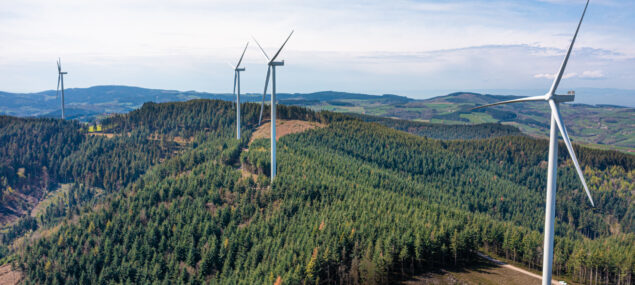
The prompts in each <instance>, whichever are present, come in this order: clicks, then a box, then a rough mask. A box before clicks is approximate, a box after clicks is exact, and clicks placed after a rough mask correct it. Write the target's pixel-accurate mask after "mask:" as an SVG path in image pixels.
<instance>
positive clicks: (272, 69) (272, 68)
mask: <svg viewBox="0 0 635 285" xmlns="http://www.w3.org/2000/svg"><path fill="white" fill-rule="evenodd" d="M291 35H293V31H291V33H290V34H289V36H288V37H287V39H286V40H285V41H284V43H282V46H280V49H278V52H276V54H275V55H274V56H273V57H272V58H269V56H268V55H267V53H266V52H265V50H264V49H263V48H262V46H260V43H258V41H257V40H256V38H254V41H255V42H256V44H257V45H258V47H259V48H260V51H262V54H263V55H264V56H265V58H266V59H267V65H268V68H267V77H266V79H265V90H264V92H262V103H261V104H260V118H259V119H258V125H260V123H261V122H262V110H263V109H264V107H265V95H266V94H267V85H268V84H269V77H270V76H271V77H272V78H271V180H272V181H273V179H274V178H275V177H276V66H283V65H284V60H283V61H276V58H278V55H279V54H280V51H282V48H284V45H285V44H287V42H288V41H289V38H291Z"/></svg>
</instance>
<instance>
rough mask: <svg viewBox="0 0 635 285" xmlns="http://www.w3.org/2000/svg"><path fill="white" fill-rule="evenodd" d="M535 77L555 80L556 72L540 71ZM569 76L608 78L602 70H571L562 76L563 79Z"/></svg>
mask: <svg viewBox="0 0 635 285" xmlns="http://www.w3.org/2000/svg"><path fill="white" fill-rule="evenodd" d="M534 78H539V79H551V80H553V79H554V78H556V74H555V73H538V74H534ZM568 78H583V79H602V78H606V76H604V73H603V72H602V70H585V71H583V72H582V73H579V74H578V73H575V72H571V73H565V74H564V75H563V76H562V79H568Z"/></svg>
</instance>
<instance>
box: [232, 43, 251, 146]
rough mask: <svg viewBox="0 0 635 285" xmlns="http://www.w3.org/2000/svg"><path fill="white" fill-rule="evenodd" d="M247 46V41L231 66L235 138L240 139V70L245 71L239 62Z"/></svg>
mask: <svg viewBox="0 0 635 285" xmlns="http://www.w3.org/2000/svg"><path fill="white" fill-rule="evenodd" d="M248 46H249V42H247V44H246V45H245V49H244V50H243V54H242V55H240V59H239V60H238V63H237V64H236V66H232V68H234V94H235V95H236V138H237V139H240V72H241V71H245V68H244V67H243V68H241V67H240V63H241V62H242V61H243V57H244V56H245V52H246V51H247V47H248Z"/></svg>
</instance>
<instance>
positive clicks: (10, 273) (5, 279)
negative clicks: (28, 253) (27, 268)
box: [0, 264, 24, 285]
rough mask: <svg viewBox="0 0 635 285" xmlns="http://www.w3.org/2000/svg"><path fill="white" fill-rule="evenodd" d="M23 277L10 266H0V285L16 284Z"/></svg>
mask: <svg viewBox="0 0 635 285" xmlns="http://www.w3.org/2000/svg"><path fill="white" fill-rule="evenodd" d="M23 277H24V276H23V275H22V272H20V271H17V270H13V267H11V264H5V265H2V266H0V285H9V284H11V285H13V284H18V283H20V281H22V278H23Z"/></svg>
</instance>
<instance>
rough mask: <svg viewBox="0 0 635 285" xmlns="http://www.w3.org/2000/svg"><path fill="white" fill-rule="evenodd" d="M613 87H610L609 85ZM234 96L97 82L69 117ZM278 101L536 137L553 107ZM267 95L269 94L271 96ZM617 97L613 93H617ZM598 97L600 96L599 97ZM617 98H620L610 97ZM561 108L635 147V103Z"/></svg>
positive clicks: (17, 98)
mask: <svg viewBox="0 0 635 285" xmlns="http://www.w3.org/2000/svg"><path fill="white" fill-rule="evenodd" d="M607 92H608V91H607ZM261 97H262V95H261V94H246V95H243V96H242V100H243V102H258V101H260V100H261ZM631 97H632V96H630V97H629V96H627V95H623V96H621V97H620V98H622V102H623V104H624V105H630V106H632V104H633V101H632V99H630V98H631ZM199 98H203V99H220V100H228V101H231V100H233V97H232V95H231V94H213V93H204V92H195V91H184V92H181V91H174V90H157V89H144V88H138V87H127V86H95V87H90V88H71V89H68V90H66V101H67V106H66V108H67V109H66V110H67V111H66V112H67V117H68V118H71V119H78V120H81V121H91V120H93V119H94V118H103V117H105V116H106V115H107V114H111V113H126V112H129V111H132V110H135V109H137V108H139V107H141V105H142V104H143V103H145V102H172V101H186V100H191V99H199ZM278 98H279V102H280V103H282V104H286V105H297V106H304V107H309V108H311V109H314V110H318V111H319V110H328V111H335V112H345V113H357V114H365V115H373V116H381V117H387V118H395V119H404V120H414V121H422V122H431V123H439V124H453V125H456V124H479V123H503V124H508V125H512V126H516V127H518V128H519V129H520V130H521V131H522V132H523V133H526V134H528V135H531V136H535V137H546V136H547V134H548V123H549V122H548V118H549V115H548V111H549V110H548V108H546V106H545V105H544V104H540V103H523V104H515V105H505V106H498V107H494V108H489V109H485V110H477V111H471V110H470V109H471V108H472V107H474V106H477V105H481V104H486V103H491V102H496V101H500V100H505V99H510V98H514V97H512V96H499V95H483V94H477V93H469V92H460V93H453V94H449V95H446V96H440V97H435V98H431V99H424V100H415V99H411V98H408V97H403V96H397V95H382V96H375V95H367V94H356V93H345V92H333V91H324V92H316V93H308V94H279V97H278ZM267 100H269V97H268V96H267ZM612 100H613V99H612ZM0 102H2V103H0V114H5V115H12V116H22V117H24V116H35V117H59V115H60V111H59V101H58V100H56V99H55V91H44V92H39V93H30V94H14V93H3V92H0ZM594 102H596V101H594ZM611 102H615V100H613V101H611ZM562 113H563V116H564V119H565V121H566V122H567V127H568V129H569V132H570V136H571V138H572V139H573V140H574V141H577V142H578V143H584V144H589V145H591V146H593V147H598V148H605V149H617V150H622V151H626V152H635V133H634V131H633V130H635V120H634V119H633V118H635V109H634V108H632V107H622V106H617V105H587V104H564V105H563V106H562Z"/></svg>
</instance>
